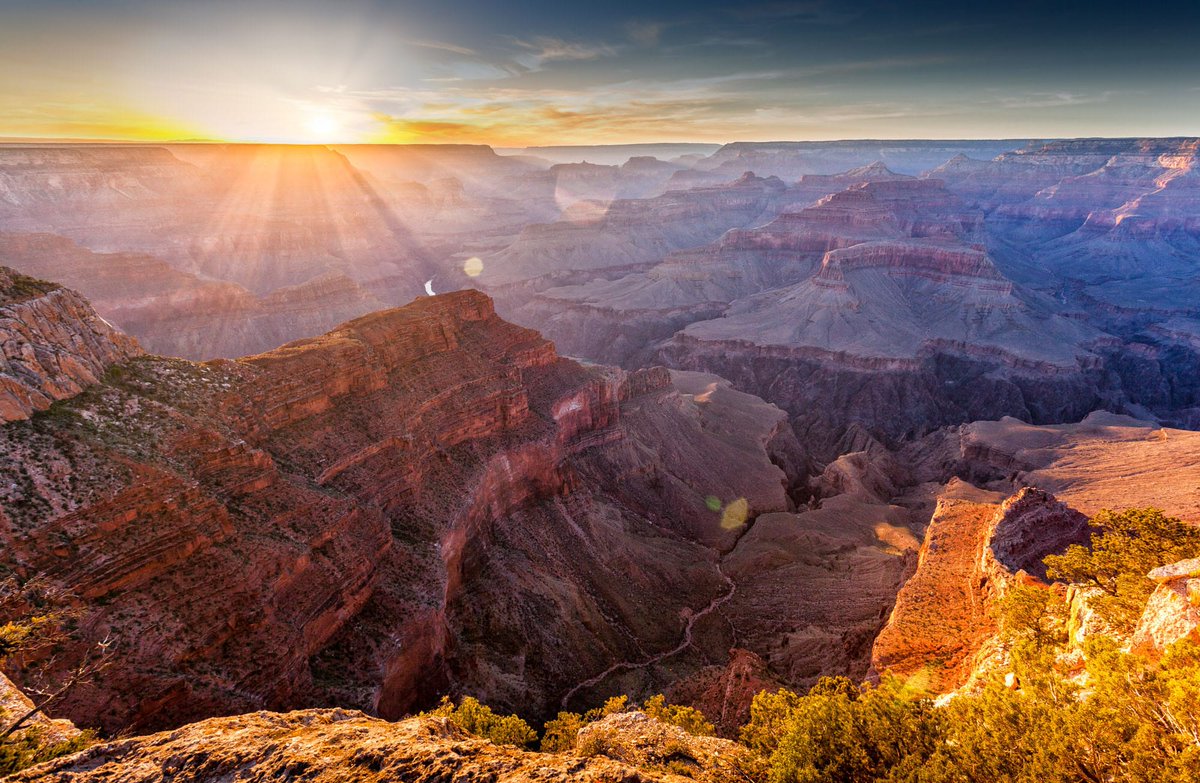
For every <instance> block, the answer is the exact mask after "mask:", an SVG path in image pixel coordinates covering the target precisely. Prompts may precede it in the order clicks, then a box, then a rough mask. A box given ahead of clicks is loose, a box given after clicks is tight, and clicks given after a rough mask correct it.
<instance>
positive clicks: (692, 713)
mask: <svg viewBox="0 0 1200 783" xmlns="http://www.w3.org/2000/svg"><path fill="white" fill-rule="evenodd" d="M642 711H643V712H645V713H646V714H647V715H649V716H650V717H651V718H654V719H655V720H659V721H662V722H663V723H670V724H671V725H672V726H678V727H679V728H681V729H684V730H685V731H687V732H688V733H690V734H695V735H697V736H701V737H711V736H713V735H714V734H716V733H717V728H716V726H713V725H712V723H710V722H709V721H708V719H707V718H705V717H704V713H703V712H701V711H700V710H698V709H695V708H694V707H685V706H683V705H682V704H667V700H666V698H665V697H664V696H663V695H662V694H661V693H660V694H658V695H657V696H652V697H651V698H649V699H647V700H646V703H645V704H643V705H642Z"/></svg>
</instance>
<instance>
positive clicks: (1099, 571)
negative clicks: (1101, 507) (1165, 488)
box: [1045, 508, 1200, 631]
mask: <svg viewBox="0 0 1200 783" xmlns="http://www.w3.org/2000/svg"><path fill="white" fill-rule="evenodd" d="M1091 524H1092V527H1093V528H1094V529H1095V532H1093V534H1092V541H1091V545H1090V546H1088V547H1085V546H1080V545H1078V544H1075V545H1073V546H1071V547H1068V549H1067V551H1066V552H1064V553H1063V554H1061V555H1050V556H1049V557H1047V558H1046V559H1045V562H1046V569H1047V573H1048V574H1049V575H1050V576H1051V578H1054V579H1062V580H1065V581H1068V582H1074V583H1076V584H1087V585H1094V586H1096V587H1099V588H1100V589H1101V590H1102V591H1103V592H1104V594H1103V595H1102V596H1100V597H1099V598H1097V599H1096V601H1095V607H1096V611H1097V612H1098V613H1099V614H1100V616H1101V617H1103V618H1104V619H1105V620H1107V621H1108V622H1109V623H1110V624H1112V626H1113V627H1114V628H1118V629H1122V630H1126V631H1129V630H1132V629H1133V627H1134V625H1136V624H1137V620H1138V617H1139V616H1140V615H1141V613H1142V609H1143V608H1144V607H1145V605H1146V599H1147V598H1149V597H1150V593H1151V592H1152V591H1153V590H1154V583H1153V582H1151V581H1150V580H1149V579H1147V578H1146V574H1147V573H1148V572H1149V571H1151V570H1153V569H1155V568H1158V567H1159V566H1162V565H1167V564H1169V563H1174V562H1177V561H1179V560H1186V559H1188V558H1191V557H1197V556H1200V529H1197V528H1194V527H1192V526H1191V525H1188V524H1187V523H1185V522H1183V521H1182V520H1180V519H1177V518H1175V517H1168V516H1167V515H1165V514H1164V513H1163V512H1162V511H1160V510H1159V509H1156V508H1131V509H1127V510H1125V511H1121V512H1115V511H1101V512H1100V513H1099V514H1097V515H1096V516H1094V517H1092V520H1091Z"/></svg>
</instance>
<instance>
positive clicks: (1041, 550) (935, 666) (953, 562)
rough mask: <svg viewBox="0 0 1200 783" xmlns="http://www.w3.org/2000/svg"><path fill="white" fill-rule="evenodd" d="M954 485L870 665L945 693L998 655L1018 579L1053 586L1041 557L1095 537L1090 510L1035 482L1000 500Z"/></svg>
mask: <svg viewBox="0 0 1200 783" xmlns="http://www.w3.org/2000/svg"><path fill="white" fill-rule="evenodd" d="M998 500H999V497H998V496H997V495H996V494H995V493H987V492H983V491H980V490H977V489H975V488H973V487H971V486H970V485H967V484H963V483H952V484H951V485H950V486H949V487H947V488H946V490H944V491H943V492H942V494H941V495H940V496H939V498H938V502H937V507H936V508H935V509H934V512H933V518H932V519H931V520H930V522H929V527H928V529H927V530H926V532H925V541H924V543H923V544H922V545H921V554H920V557H919V559H918V561H917V569H916V573H915V574H913V576H912V578H911V579H909V580H908V581H907V582H905V584H904V587H903V588H901V590H900V593H899V595H898V596H897V597H896V607H895V609H893V610H892V615H891V617H890V618H889V620H888V623H887V625H886V626H884V628H883V630H882V631H881V632H880V634H879V636H878V638H877V639H876V640H875V644H874V646H873V648H872V652H871V666H872V668H873V669H874V670H875V671H876V672H879V673H883V672H888V673H891V674H893V675H896V676H900V677H906V678H913V677H915V678H918V679H919V681H920V685H921V686H922V687H926V688H929V689H931V690H932V691H934V692H935V693H945V692H947V691H952V690H955V689H956V688H958V687H960V686H962V685H964V684H966V682H967V681H968V679H970V678H971V677H972V676H973V675H975V674H976V673H977V672H978V671H979V669H980V668H981V666H984V665H986V664H985V662H984V659H985V658H986V657H987V656H988V655H989V654H994V653H995V650H994V649H992V637H993V636H994V635H995V633H996V621H995V617H994V614H993V611H994V607H995V602H996V601H997V600H998V599H1000V598H1002V597H1003V596H1004V594H1005V593H1006V592H1007V590H1008V589H1010V587H1011V586H1012V585H1013V584H1015V583H1017V582H1020V581H1026V582H1032V583H1037V584H1043V585H1044V584H1045V582H1044V580H1045V568H1044V566H1043V565H1042V562H1041V561H1042V558H1043V557H1045V556H1046V555H1050V554H1059V553H1061V552H1062V551H1064V550H1065V549H1066V548H1067V547H1068V546H1070V545H1071V544H1078V543H1085V542H1086V541H1087V540H1088V525H1087V517H1085V516H1084V515H1083V514H1080V513H1079V512H1078V511H1075V510H1074V509H1071V508H1070V507H1068V506H1066V505H1065V504H1063V503H1061V502H1059V501H1057V500H1055V499H1054V497H1053V496H1051V495H1048V494H1047V493H1045V492H1042V491H1040V490H1036V489H1028V488H1027V489H1023V490H1021V491H1020V492H1019V493H1017V494H1016V495H1013V496H1012V497H1010V498H1008V499H1007V500H1005V501H1004V502H1003V503H999V504H998V505H997V501H998Z"/></svg>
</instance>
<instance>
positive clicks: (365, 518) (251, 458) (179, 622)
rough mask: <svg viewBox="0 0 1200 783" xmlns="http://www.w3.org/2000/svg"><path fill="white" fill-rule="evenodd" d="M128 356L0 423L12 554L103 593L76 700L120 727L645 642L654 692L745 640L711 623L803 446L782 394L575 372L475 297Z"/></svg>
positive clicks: (515, 671)
mask: <svg viewBox="0 0 1200 783" xmlns="http://www.w3.org/2000/svg"><path fill="white" fill-rule="evenodd" d="M50 295H51V296H54V295H55V294H54V293H53V292H52V293H51V294H50ZM61 296H75V295H74V294H65V293H64V294H61ZM76 298H77V297H76ZM89 312H90V311H89ZM80 317H81V318H83V319H84V322H85V323H87V318H89V317H90V318H93V319H94V316H89V315H88V314H87V313H83V314H82V315H81V316H80ZM78 329H79V327H78V326H74V325H73V326H72V327H71V329H67V330H66V331H63V330H62V329H60V330H58V331H53V332H46V331H34V332H30V333H28V334H26V333H24V332H22V333H21V339H22V340H24V341H25V342H24V343H22V344H21V346H20V347H21V351H20V352H24V353H29V352H32V353H33V354H35V355H37V354H39V353H46V352H48V351H50V350H51V349H52V348H53V342H51V343H50V345H43V344H42V342H44V341H47V340H49V341H53V340H55V339H57V338H58V337H59V336H61V335H63V334H67V335H74V334H75V333H77V332H78ZM71 339H74V338H71ZM29 341H33V342H29ZM39 341H41V342H39ZM130 356H132V354H126V355H124V356H122V357H120V358H122V359H124V360H125V361H123V362H122V363H121V364H119V365H117V366H115V367H114V368H112V369H111V370H110V371H109V372H108V374H107V375H106V376H105V378H104V383H102V384H98V385H94V386H91V387H89V388H88V389H87V390H85V391H83V392H82V393H79V392H80V389H79V388H72V389H71V394H74V395H75V396H73V397H72V398H71V399H69V400H67V401H66V402H64V403H63V404H62V406H61V407H60V408H56V411H55V414H54V415H53V416H37V417H35V418H33V419H32V420H30V421H26V422H10V423H9V424H8V425H6V426H5V427H3V428H2V429H0V439H2V443H3V449H2V451H3V453H4V455H5V458H4V460H3V461H2V462H0V476H2V477H3V479H2V480H0V493H2V494H0V496H2V497H3V501H4V502H3V511H2V512H0V536H3V540H4V541H5V546H4V550H3V559H4V566H5V567H6V568H10V569H12V570H14V571H15V572H17V573H19V574H21V573H23V574H32V573H45V574H47V575H49V576H51V577H52V578H54V579H55V580H57V581H59V582H60V583H61V584H63V585H64V586H66V587H68V588H70V589H71V590H72V591H73V592H75V593H76V594H77V595H79V596H80V598H81V599H82V600H83V601H85V602H86V603H87V604H88V606H89V607H90V614H89V615H88V618H87V620H86V621H85V622H84V623H83V624H82V626H81V630H80V634H79V638H78V645H80V646H81V647H82V646H84V645H86V644H88V643H89V640H91V639H94V638H99V637H101V636H104V635H107V634H109V633H111V634H112V635H114V636H115V637H117V638H118V639H119V640H120V641H119V643H118V645H119V648H120V649H119V651H118V654H117V657H118V660H119V664H118V665H116V666H115V667H114V668H113V669H112V670H111V671H110V672H108V673H106V676H105V677H104V679H103V681H100V682H97V683H93V684H91V685H89V686H87V687H81V688H80V689H78V691H77V692H75V693H74V694H73V696H72V700H71V703H70V704H69V705H67V709H66V713H67V714H69V715H75V716H78V717H81V718H84V717H86V719H87V721H88V722H89V723H99V724H101V725H103V726H104V727H106V728H108V729H115V728H118V727H122V726H129V725H137V726H145V727H155V726H163V725H175V724H178V723H179V722H181V721H184V720H188V719H192V718H197V717H203V716H206V715H212V714H217V713H224V712H231V711H241V710H247V709H255V708H259V707H262V706H299V705H302V704H308V703H318V702H322V701H324V702H328V701H335V702H337V703H341V704H353V705H360V706H362V707H364V708H367V709H371V710H373V711H377V712H378V713H381V714H384V715H393V716H394V715H399V714H401V713H403V712H404V711H405V710H408V709H410V708H412V707H413V706H414V705H416V704H419V703H421V702H422V701H423V700H425V699H428V698H430V697H431V696H433V695H434V693H435V692H437V691H441V690H443V689H445V688H449V689H451V690H452V691H469V692H471V693H473V694H477V695H478V696H480V697H481V698H484V699H486V700H487V701H488V702H491V703H493V704H496V705H498V706H499V707H511V708H518V709H521V710H522V711H523V712H525V713H526V714H529V715H532V716H537V715H540V714H545V713H546V712H548V711H551V710H554V709H557V707H558V704H559V702H560V701H561V700H562V699H563V698H564V695H570V694H575V695H577V696H580V697H582V696H585V695H588V694H589V693H590V692H591V691H590V690H589V689H590V688H591V687H592V686H591V685H588V684H587V681H589V680H590V679H592V678H593V677H594V676H595V675H596V674H597V673H602V672H603V671H604V670H605V669H606V668H607V667H610V666H611V665H612V663H613V662H614V661H621V660H628V661H637V660H639V659H640V658H642V657H643V656H651V657H653V656H655V655H658V661H659V662H661V663H662V664H663V666H665V667H667V668H666V669H655V670H652V671H656V672H658V673H657V674H654V676H652V677H651V678H650V679H649V680H648V681H647V682H646V684H647V685H661V684H662V683H663V678H664V677H670V678H674V676H676V675H677V674H680V673H685V674H686V673H687V672H690V671H695V670H697V669H698V668H700V667H701V666H703V665H706V664H708V663H710V662H712V661H714V660H716V661H720V660H723V658H724V656H725V655H726V654H727V651H728V649H729V643H728V639H727V638H726V637H725V636H724V635H718V636H715V637H714V636H708V635H706V633H707V632H706V633H700V632H699V631H700V630H701V629H699V628H698V629H697V634H696V635H695V636H694V637H693V634H692V629H693V626H703V627H704V628H707V627H708V626H707V625H706V624H705V623H704V622H703V619H704V618H705V617H706V616H707V615H708V613H709V612H712V611H713V610H714V609H715V608H717V607H719V605H720V604H721V603H723V602H724V600H726V599H727V596H728V593H729V591H730V590H731V585H730V581H729V579H728V578H727V577H725V576H724V575H723V574H722V573H721V566H720V560H721V559H722V553H723V552H725V551H727V550H728V549H730V548H731V547H733V546H734V544H735V543H736V541H737V540H738V539H739V538H740V537H741V535H742V534H743V532H744V527H745V526H746V525H747V524H748V523H749V521H752V520H753V519H754V517H755V516H756V515H757V514H760V513H762V512H770V511H779V510H783V509H786V508H787V507H788V505H789V503H790V500H789V498H788V495H787V490H788V486H787V481H786V476H785V474H784V472H783V471H782V470H780V469H779V468H778V467H776V466H775V465H774V464H773V463H772V459H775V460H778V461H780V462H781V463H782V464H788V463H789V461H791V462H796V461H798V460H799V459H801V458H800V457H799V456H798V455H797V452H798V448H797V447H796V445H795V442H794V440H791V436H790V431H788V430H787V428H786V427H781V424H782V423H783V418H784V417H783V414H782V412H781V411H778V410H777V409H775V408H773V407H771V406H768V405H765V404H764V403H762V402H761V401H758V400H755V399H754V398H750V397H749V396H748V395H742V394H739V393H736V392H733V391H732V390H728V389H727V388H718V383H717V381H716V379H713V380H710V381H703V379H692V380H691V381H689V382H690V383H691V384H693V385H695V384H697V383H699V384H701V386H702V387H709V386H711V387H713V388H712V389H710V390H709V391H708V392H707V393H706V396H705V395H703V394H690V393H689V394H686V395H681V394H680V393H679V392H678V391H676V390H675V389H674V388H673V386H672V379H671V377H670V375H669V374H668V373H667V371H665V370H662V369H661V368H659V369H656V370H647V371H639V372H635V373H625V372H622V371H617V370H611V369H605V368H585V367H581V366H580V365H578V364H575V363H574V362H571V361H568V360H564V359H561V358H559V357H558V356H557V355H556V354H555V352H554V349H553V346H552V345H551V344H550V343H548V342H546V341H545V340H543V339H542V338H541V337H540V336H538V335H537V334H536V333H534V332H531V331H529V330H525V329H522V328H519V327H516V326H513V325H511V324H507V323H505V322H503V321H501V320H500V319H499V318H498V317H497V316H496V315H495V313H494V311H493V309H492V306H491V302H490V300H488V299H487V298H486V297H485V296H483V295H482V294H479V293H477V292H470V291H466V292H459V293H456V294H449V295H445V296H442V297H436V298H427V299H422V300H418V301H417V302H414V303H413V304H411V305H409V306H408V307H405V308H401V309H397V310H391V311H383V312H380V313H375V314H372V315H369V316H366V317H363V318H360V319H358V320H355V321H351V322H349V323H348V324H345V325H343V326H342V327H340V328H339V329H337V330H335V331H333V332H331V333H329V334H328V335H325V336H323V337H319V338H314V339H311V340H306V341H300V342H296V343H292V344H289V345H287V346H284V347H283V348H280V349H278V350H276V351H272V352H269V353H267V354H262V355H258V356H252V357H248V358H246V359H243V360H240V361H237V362H228V361H222V362H214V363H208V364H203V365H198V364H191V363H188V362H183V361H178V360H167V359H161V358H156V357H145V358H136V359H133V360H132V361H129V360H128V359H129V358H130ZM731 464H737V465H739V466H740V469H739V470H738V471H734V472H730V471H728V469H727V466H729V465H731ZM710 498H715V499H718V502H719V503H720V504H721V506H728V507H732V508H736V509H737V510H738V512H739V513H740V517H739V516H737V515H736V514H729V513H723V512H724V511H725V509H724V508H715V509H714V508H713V507H712V506H711V503H712V501H711V500H710ZM214 585H220V586H221V600H219V601H217V600H213V595H212V590H213V586H214ZM645 595H655V596H656V597H657V600H656V601H655V602H653V603H652V604H647V603H646V602H645V601H644V596H645ZM514 596H518V597H519V599H514ZM706 607H708V608H707V609H706ZM711 619H712V620H714V621H715V620H717V619H718V618H717V617H716V616H714V617H712V618H711ZM722 623H723V621H722ZM714 645H715V646H714ZM657 651H661V652H657ZM631 668H638V667H636V666H635V667H631ZM667 671H670V672H671V673H670V674H669V675H668V674H666V673H665V672H667ZM13 674H14V676H16V677H18V678H19V677H20V674H21V673H20V671H18V670H14V671H13ZM600 682H601V681H600V680H599V679H596V680H595V684H599V683H600ZM608 686H609V683H604V686H603V687H608ZM588 698H591V697H590V696H588Z"/></svg>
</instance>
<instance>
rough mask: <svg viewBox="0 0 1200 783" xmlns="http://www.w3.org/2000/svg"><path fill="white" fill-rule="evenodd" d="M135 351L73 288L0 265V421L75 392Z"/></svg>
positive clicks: (24, 414)
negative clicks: (25, 274)
mask: <svg viewBox="0 0 1200 783" xmlns="http://www.w3.org/2000/svg"><path fill="white" fill-rule="evenodd" d="M140 353H141V349H140V348H139V347H138V345H137V343H136V342H134V341H133V340H131V339H129V338H128V337H126V336H125V335H123V334H121V333H120V332H118V331H116V330H115V329H113V328H112V327H111V326H109V324H107V323H106V322H105V321H104V320H103V319H102V318H100V317H99V316H98V315H96V313H95V311H94V310H92V307H91V305H90V304H88V302H87V300H85V299H84V298H83V297H82V296H80V295H79V294H77V293H75V292H74V291H71V290H69V289H66V288H60V287H58V286H57V285H55V284H53V283H46V282H44V281H41V280H36V279H34V278H30V277H26V276H24V275H22V274H20V273H19V272H16V271H14V270H12V269H9V268H7V267H0V424H3V423H4V422H9V421H16V420H18V419H26V418H28V417H29V416H30V414H32V413H33V412H34V411H40V410H45V409H46V408H49V407H50V405H51V403H53V402H54V401H55V400H62V399H66V398H68V397H73V396H75V395H76V394H78V393H79V392H80V391H82V390H83V389H84V388H85V387H87V386H89V385H91V384H93V383H97V382H98V381H99V380H100V379H101V377H103V375H104V372H105V371H106V370H107V369H108V368H109V367H111V366H112V365H113V364H116V363H117V362H122V361H125V360H127V359H130V358H132V357H134V356H137V355H139V354H140Z"/></svg>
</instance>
